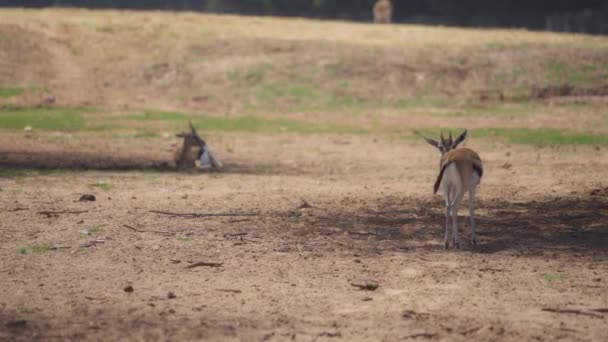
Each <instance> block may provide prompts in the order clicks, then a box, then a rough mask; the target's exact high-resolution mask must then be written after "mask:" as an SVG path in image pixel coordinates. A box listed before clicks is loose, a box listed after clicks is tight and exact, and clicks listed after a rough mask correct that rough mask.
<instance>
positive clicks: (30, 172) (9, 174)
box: [0, 168, 74, 178]
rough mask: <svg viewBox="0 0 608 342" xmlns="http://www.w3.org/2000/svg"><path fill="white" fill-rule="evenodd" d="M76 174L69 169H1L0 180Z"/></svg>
mask: <svg viewBox="0 0 608 342" xmlns="http://www.w3.org/2000/svg"><path fill="white" fill-rule="evenodd" d="M69 172H74V171H73V170H67V169H27V168H25V169H24V168H0V178H22V177H34V176H44V175H55V174H58V175H59V174H65V173H69Z"/></svg>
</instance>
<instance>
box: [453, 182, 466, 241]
mask: <svg viewBox="0 0 608 342" xmlns="http://www.w3.org/2000/svg"><path fill="white" fill-rule="evenodd" d="M454 195H455V196H454V197H453V199H452V204H451V206H450V207H451V211H452V241H453V246H454V248H456V249H460V242H459V240H458V208H460V202H461V201H462V196H463V195H464V193H463V191H460V192H457V193H455V194H454Z"/></svg>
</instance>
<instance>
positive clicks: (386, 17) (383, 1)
mask: <svg viewBox="0 0 608 342" xmlns="http://www.w3.org/2000/svg"><path fill="white" fill-rule="evenodd" d="M373 13H374V22H375V23H382V24H389V23H391V22H392V21H393V4H392V3H391V1H390V0H378V1H376V3H375V4H374V9H373Z"/></svg>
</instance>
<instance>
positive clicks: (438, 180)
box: [433, 162, 452, 194]
mask: <svg viewBox="0 0 608 342" xmlns="http://www.w3.org/2000/svg"><path fill="white" fill-rule="evenodd" d="M450 164H452V162H449V163H447V164H445V165H443V166H442V167H441V171H439V176H437V180H436V181H435V185H434V186H433V194H436V193H437V190H439V185H440V184H441V179H442V178H443V173H444V172H445V169H446V168H447V167H448V166H449V165H450Z"/></svg>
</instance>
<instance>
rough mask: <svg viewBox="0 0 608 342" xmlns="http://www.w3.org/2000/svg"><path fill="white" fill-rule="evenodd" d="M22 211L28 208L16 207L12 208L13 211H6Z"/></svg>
mask: <svg viewBox="0 0 608 342" xmlns="http://www.w3.org/2000/svg"><path fill="white" fill-rule="evenodd" d="M22 210H30V208H21V207H17V208H14V209H9V210H8V211H22Z"/></svg>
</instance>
